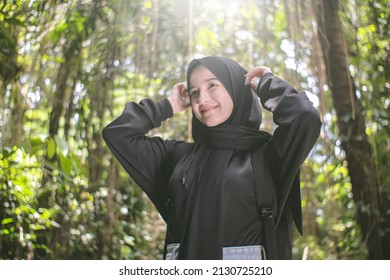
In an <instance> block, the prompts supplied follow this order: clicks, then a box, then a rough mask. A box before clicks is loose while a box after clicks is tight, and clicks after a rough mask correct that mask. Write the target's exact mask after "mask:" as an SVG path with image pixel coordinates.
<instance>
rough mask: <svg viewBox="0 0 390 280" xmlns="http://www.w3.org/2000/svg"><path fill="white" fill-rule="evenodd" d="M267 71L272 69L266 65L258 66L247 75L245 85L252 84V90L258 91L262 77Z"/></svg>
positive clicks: (269, 71)
mask: <svg viewBox="0 0 390 280" xmlns="http://www.w3.org/2000/svg"><path fill="white" fill-rule="evenodd" d="M266 73H272V71H271V69H270V68H268V67H266V66H256V67H255V68H253V69H251V70H250V71H249V72H248V73H247V74H246V75H245V76H246V79H245V85H249V84H250V85H251V88H252V90H253V91H254V92H256V91H257V86H258V85H259V82H260V79H261V77H263V75H264V74H266Z"/></svg>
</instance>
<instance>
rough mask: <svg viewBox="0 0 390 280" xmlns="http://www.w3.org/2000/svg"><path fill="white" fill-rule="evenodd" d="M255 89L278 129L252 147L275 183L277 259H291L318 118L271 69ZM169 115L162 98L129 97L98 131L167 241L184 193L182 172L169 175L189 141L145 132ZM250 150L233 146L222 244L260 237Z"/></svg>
mask: <svg viewBox="0 0 390 280" xmlns="http://www.w3.org/2000/svg"><path fill="white" fill-rule="evenodd" d="M258 95H259V97H260V101H261V103H262V104H263V107H264V108H266V109H267V110H270V111H271V112H272V113H273V120H274V123H275V124H277V125H278V127H277V128H276V129H275V131H274V133H273V137H272V139H271V141H270V142H269V143H268V144H267V145H266V146H264V147H259V149H258V150H257V151H255V152H258V153H263V154H264V155H265V160H264V164H265V165H266V166H267V167H268V169H269V170H270V172H271V174H272V178H273V182H272V184H274V185H275V186H273V187H274V188H276V195H277V209H276V213H277V216H276V220H275V223H276V225H277V227H276V238H277V244H278V246H277V248H278V259H291V257H292V253H291V248H292V221H295V224H296V226H297V228H298V230H299V231H300V232H302V213H301V198H300V186H299V167H300V165H301V164H302V163H303V161H304V160H305V158H306V157H307V155H308V154H309V152H310V150H311V149H312V147H313V145H314V143H315V141H316V140H317V138H318V135H319V131H320V127H321V121H320V117H319V114H318V111H317V110H316V109H315V108H314V107H313V105H312V103H311V102H310V101H309V99H308V98H307V96H306V94H305V93H304V92H300V93H298V92H297V91H296V90H295V89H294V88H293V87H292V86H290V85H289V84H288V83H286V82H285V81H283V80H281V79H279V78H278V77H275V76H273V75H272V74H266V75H264V76H263V78H262V79H261V82H260V85H259V90H258ZM172 114H173V112H172V108H171V106H170V103H169V101H168V100H167V99H163V100H161V101H159V102H154V101H152V100H149V99H145V100H142V101H141V102H140V103H138V104H137V103H134V102H130V103H128V104H126V107H125V109H124V111H123V113H122V114H121V115H120V116H119V117H118V118H117V119H115V120H114V121H113V122H112V123H110V124H109V125H108V126H107V127H106V128H105V129H104V130H103V137H104V140H105V141H106V143H107V145H108V146H109V148H110V150H111V151H112V153H113V154H114V155H115V157H116V158H117V159H118V161H119V162H120V163H121V165H122V166H123V167H124V168H125V170H126V171H127V172H128V173H129V174H130V176H131V177H132V178H133V180H134V181H135V182H136V183H137V184H138V185H139V186H140V187H141V188H142V189H143V190H144V191H145V193H146V194H147V195H148V197H149V198H150V199H151V201H152V202H153V203H154V205H155V206H156V208H157V209H158V211H159V212H160V214H161V216H162V217H163V219H164V220H165V222H166V223H167V236H166V242H167V244H169V243H176V242H179V240H180V235H181V234H182V233H181V232H180V226H179V225H180V223H181V222H182V221H183V212H184V211H183V209H184V205H183V203H185V197H186V193H185V188H183V186H182V182H181V177H180V176H179V175H178V174H172V173H173V170H174V169H175V167H176V164H177V163H178V162H179V161H180V159H181V158H182V157H183V156H186V155H188V154H189V153H190V151H191V150H192V148H193V145H194V144H193V143H187V142H183V141H175V140H164V139H162V138H160V137H148V136H147V133H148V132H149V131H150V130H151V129H153V128H156V127H159V126H160V125H161V123H162V122H163V121H165V120H167V119H168V118H170V117H172ZM252 152H253V151H252ZM250 156H251V154H250V153H249V152H237V153H236V154H235V155H234V157H233V158H232V160H231V162H230V164H229V167H228V172H227V174H228V175H227V177H226V183H225V192H224V208H223V211H224V217H225V219H224V230H223V232H224V236H223V243H224V246H241V245H255V244H262V243H263V242H264V234H263V222H262V219H261V215H260V214H259V210H258V209H259V206H260V205H258V204H259V203H258V202H259V200H260V199H259V198H258V197H256V196H258V192H257V191H256V190H255V189H254V178H253V175H250V174H251V171H252V169H251V168H252V167H251V164H250ZM210 172H212V171H210ZM255 172H257V170H255ZM266 183H267V182H265V184H266ZM268 183H269V182H268Z"/></svg>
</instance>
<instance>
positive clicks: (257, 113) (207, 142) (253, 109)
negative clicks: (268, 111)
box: [179, 56, 271, 259]
mask: <svg viewBox="0 0 390 280" xmlns="http://www.w3.org/2000/svg"><path fill="white" fill-rule="evenodd" d="M199 65H203V66H204V67H206V68H207V69H209V70H210V72H212V73H213V74H214V75H215V77H216V78H217V79H218V80H219V81H221V83H222V84H223V86H224V87H225V88H226V90H227V91H228V93H229V94H230V96H231V97H232V100H233V104H234V107H233V112H232V114H231V116H230V117H229V119H228V120H227V121H226V122H224V123H223V124H220V125H218V126H215V127H207V126H205V125H203V124H202V123H201V122H199V121H198V120H197V118H196V117H195V116H194V115H193V118H192V135H193V138H194V141H195V147H194V149H193V150H192V152H191V153H190V155H189V156H188V157H186V158H185V159H184V163H183V164H184V166H185V171H184V173H183V185H185V187H187V188H188V195H187V201H186V204H185V205H186V206H185V212H184V222H183V224H182V225H183V227H182V229H181V233H182V234H181V240H180V250H179V259H222V258H223V256H222V248H223V232H222V229H223V218H224V217H223V211H222V209H223V197H224V185H225V178H226V173H227V170H228V166H229V163H230V160H231V158H232V156H233V153H234V151H237V150H240V151H242V150H248V151H251V152H252V153H253V152H254V151H255V150H257V149H259V148H261V147H263V146H264V145H265V144H266V143H267V142H268V141H269V139H270V138H271V135H270V134H268V133H266V132H263V131H259V127H260V124H261V108H260V102H259V99H258V97H257V96H256V95H255V94H254V93H253V92H252V90H251V88H250V87H249V86H245V74H246V70H245V69H244V68H242V67H241V66H240V65H239V64H238V63H237V62H235V61H233V60H231V59H228V58H225V57H217V56H212V57H205V58H202V59H195V60H193V61H192V62H191V63H190V64H189V66H188V70H187V86H188V88H189V87H190V75H191V72H192V71H193V70H194V69H195V68H196V67H197V66H199ZM251 159H252V166H257V165H256V164H254V162H253V161H255V160H256V159H255V157H251ZM252 170H255V169H254V168H252ZM256 172H257V171H256ZM255 175H256V174H254V176H255ZM255 181H256V180H255ZM184 183H185V184H184ZM183 187H184V186H183ZM256 187H258V186H256ZM259 219H260V217H259Z"/></svg>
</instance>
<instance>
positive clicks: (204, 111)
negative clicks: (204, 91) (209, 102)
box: [200, 105, 218, 115]
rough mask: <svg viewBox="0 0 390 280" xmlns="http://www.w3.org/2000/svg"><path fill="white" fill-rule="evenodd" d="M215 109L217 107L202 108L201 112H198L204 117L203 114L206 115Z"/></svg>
mask: <svg viewBox="0 0 390 280" xmlns="http://www.w3.org/2000/svg"><path fill="white" fill-rule="evenodd" d="M217 107H218V105H215V106H210V107H206V108H203V109H202V110H200V113H201V114H202V115H205V114H207V113H208V112H211V111H212V110H214V109H216V108H217Z"/></svg>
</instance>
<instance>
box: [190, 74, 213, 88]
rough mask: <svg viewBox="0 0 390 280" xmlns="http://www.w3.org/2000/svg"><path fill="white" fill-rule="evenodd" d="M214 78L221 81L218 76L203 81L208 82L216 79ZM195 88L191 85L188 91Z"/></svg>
mask: <svg viewBox="0 0 390 280" xmlns="http://www.w3.org/2000/svg"><path fill="white" fill-rule="evenodd" d="M214 80H217V81H219V80H218V79H217V78H216V77H210V78H207V79H206V80H204V81H203V83H207V82H210V81H214ZM193 88H194V87H193V86H190V88H189V89H188V91H191V90H192V89H193Z"/></svg>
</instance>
